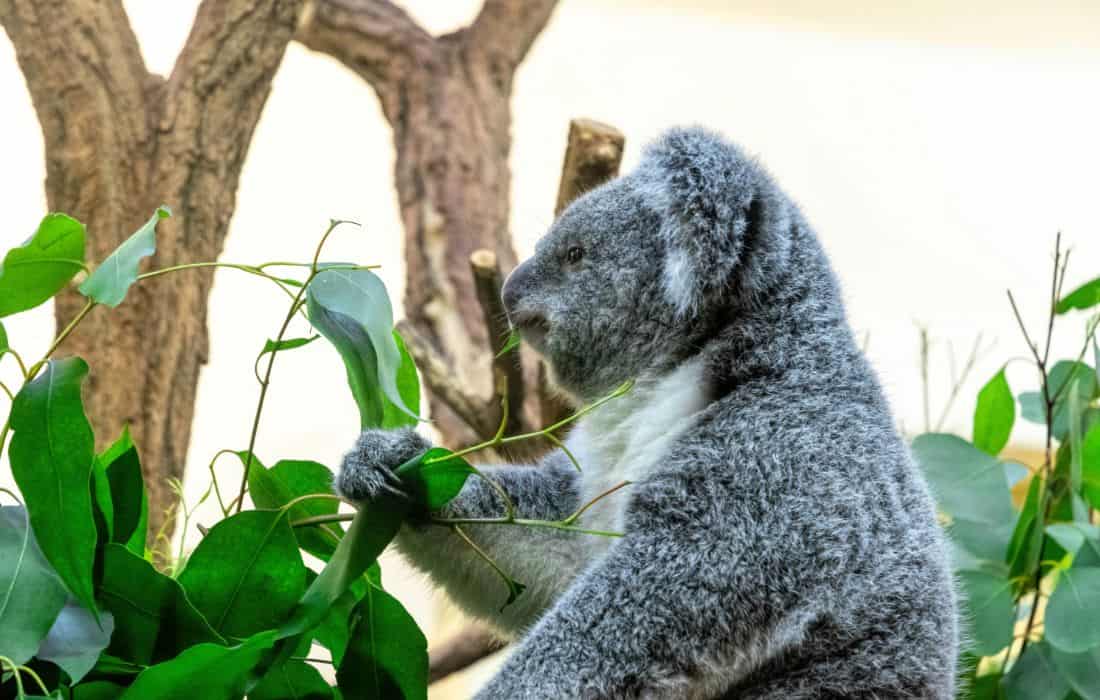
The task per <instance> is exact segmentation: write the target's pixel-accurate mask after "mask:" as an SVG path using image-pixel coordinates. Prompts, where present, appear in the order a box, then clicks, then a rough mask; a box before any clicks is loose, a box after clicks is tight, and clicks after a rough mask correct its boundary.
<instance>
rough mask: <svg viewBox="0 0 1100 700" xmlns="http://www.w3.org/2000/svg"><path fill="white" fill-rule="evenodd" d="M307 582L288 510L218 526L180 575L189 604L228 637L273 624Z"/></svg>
mask: <svg viewBox="0 0 1100 700" xmlns="http://www.w3.org/2000/svg"><path fill="white" fill-rule="evenodd" d="M305 580H306V569H305V566H304V565H303V564H302V556H301V554H300V553H299V552H298V542H297V541H296V540H295V539H294V533H293V532H292V531H291V528H290V522H289V520H288V518H287V515H286V513H283V512H280V511H266V510H252V511H245V512H243V513H238V514H236V515H234V516H232V517H230V518H226V519H225V520H222V521H221V522H219V523H218V524H216V525H215V526H214V527H213V528H211V529H210V532H209V533H207V535H206V537H204V538H203V539H202V541H201V542H200V543H199V546H198V547H196V548H195V551H194V552H192V553H191V557H190V558H189V559H188V560H187V566H186V567H185V568H184V570H183V572H182V573H181V574H180V575H179V582H180V585H182V586H183V589H184V590H185V591H187V596H188V598H190V600H191V602H193V603H194V604H195V607H196V608H197V609H198V610H199V612H201V613H202V614H203V615H204V616H205V617H206V619H207V620H209V621H210V624H211V625H212V626H213V627H214V629H215V630H217V631H218V632H220V633H221V634H223V635H225V636H228V637H247V636H250V635H252V634H255V633H257V632H260V631H262V630H268V629H272V628H274V627H277V626H278V625H279V624H280V623H281V622H282V621H283V620H285V619H286V616H287V615H288V614H289V613H290V611H291V609H293V608H294V605H295V603H297V602H298V599H299V598H300V597H301V595H302V592H303V590H305Z"/></svg>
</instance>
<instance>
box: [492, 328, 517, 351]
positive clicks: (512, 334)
mask: <svg viewBox="0 0 1100 700" xmlns="http://www.w3.org/2000/svg"><path fill="white" fill-rule="evenodd" d="M522 340H523V339H522V338H521V337H520V335H519V331H517V330H516V329H515V328H513V329H512V330H511V331H509V332H508V337H507V338H506V339H505V340H504V345H503V346H501V348H500V352H498V353H497V354H496V357H502V356H504V355H507V354H508V353H510V352H512V351H513V350H515V349H516V348H518V347H519V344H520V343H521V342H522Z"/></svg>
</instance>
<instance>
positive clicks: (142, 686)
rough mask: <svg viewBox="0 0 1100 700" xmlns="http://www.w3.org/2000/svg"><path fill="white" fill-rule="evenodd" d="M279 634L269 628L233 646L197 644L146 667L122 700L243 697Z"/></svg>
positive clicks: (205, 699)
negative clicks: (168, 658) (166, 659)
mask: <svg viewBox="0 0 1100 700" xmlns="http://www.w3.org/2000/svg"><path fill="white" fill-rule="evenodd" d="M276 638H277V634H276V633H275V632H274V631H267V632H262V633H260V634H257V635H255V636H253V637H250V638H249V639H247V640H245V641H244V642H242V643H240V644H238V645H236V646H233V647H225V646H220V645H217V644H197V645H195V646H193V647H190V648H188V649H187V650H186V651H184V652H183V653H181V654H180V655H179V656H177V657H175V658H174V659H171V660H169V661H165V662H163V663H160V664H157V665H156V666H150V667H149V668H147V669H145V670H144V671H142V672H141V673H140V674H139V675H138V677H137V679H135V680H134V683H133V685H131V686H130V687H129V688H128V689H127V690H126V692H125V693H123V694H122V696H121V698H120V700H151V699H152V698H156V700H200V699H202V700H207V698H209V700H229V699H231V698H241V697H243V696H244V694H245V692H246V690H247V689H248V686H249V685H250V684H251V681H252V676H253V674H254V672H255V669H256V668H257V667H259V666H260V665H261V664H262V663H263V661H264V658H265V656H267V654H268V652H269V651H270V649H271V647H272V645H273V644H274V643H275V640H276Z"/></svg>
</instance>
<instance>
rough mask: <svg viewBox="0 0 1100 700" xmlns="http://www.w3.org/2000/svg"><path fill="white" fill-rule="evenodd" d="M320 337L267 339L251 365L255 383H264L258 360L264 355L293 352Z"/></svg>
mask: <svg viewBox="0 0 1100 700" xmlns="http://www.w3.org/2000/svg"><path fill="white" fill-rule="evenodd" d="M320 337H321V336H319V335H314V336H310V337H309V338H284V339H282V340H278V341H276V340H272V339H270V338H268V339H267V342H265V343H264V347H263V349H262V350H260V354H259V355H257V356H256V362H254V363H253V367H252V370H253V372H255V374H256V381H258V382H260V383H261V384H263V381H264V380H263V379H262V378H261V377H260V360H262V359H263V356H264V355H266V354H267V353H269V352H276V351H282V350H293V349H294V348H300V347H304V346H306V345H309V344H310V343H312V342H313V341H315V340H317V339H318V338H320Z"/></svg>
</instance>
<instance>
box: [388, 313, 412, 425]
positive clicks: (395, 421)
mask: <svg viewBox="0 0 1100 700" xmlns="http://www.w3.org/2000/svg"><path fill="white" fill-rule="evenodd" d="M393 342H395V343H396V344H397V350H398V352H400V353H401V365H400V366H399V367H398V368H397V392H398V393H399V394H401V399H402V401H404V402H405V405H406V406H408V407H409V410H410V411H412V412H413V414H415V415H420V378H419V377H418V376H417V374H416V363H415V362H413V358H412V355H410V354H409V349H408V348H407V347H405V340H404V339H403V338H402V337H401V336H400V335H398V333H397V331H394V332H393ZM416 424H417V419H416V418H414V417H413V416H410V415H409V414H407V413H405V412H404V411H403V410H401V409H400V408H399V407H398V406H397V405H396V404H394V402H393V401H390V400H389V399H388V398H384V399H383V401H382V427H383V428H400V427H403V426H406V425H410V426H411V425H416Z"/></svg>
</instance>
